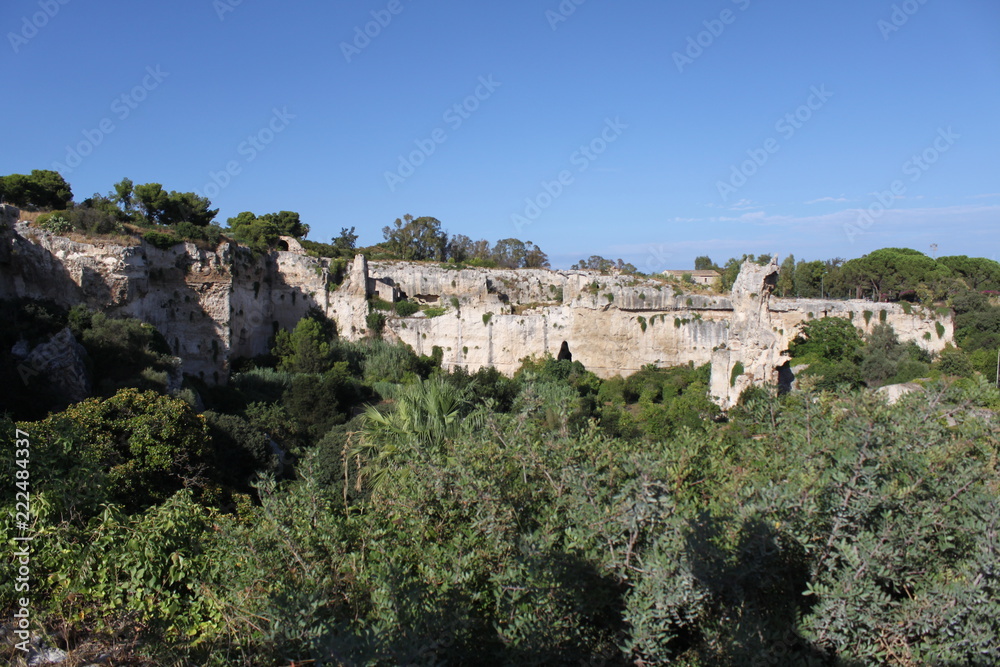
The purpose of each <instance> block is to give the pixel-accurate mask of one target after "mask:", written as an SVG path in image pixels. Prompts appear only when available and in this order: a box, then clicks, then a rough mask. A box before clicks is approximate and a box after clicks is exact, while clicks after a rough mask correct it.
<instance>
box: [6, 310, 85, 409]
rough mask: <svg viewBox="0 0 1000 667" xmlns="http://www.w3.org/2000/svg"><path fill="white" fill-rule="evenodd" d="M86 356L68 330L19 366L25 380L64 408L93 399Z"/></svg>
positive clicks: (58, 334)
mask: <svg viewBox="0 0 1000 667" xmlns="http://www.w3.org/2000/svg"><path fill="white" fill-rule="evenodd" d="M86 358H87V352H86V350H84V349H83V346H82V345H80V344H79V343H77V342H76V338H74V337H73V333H72V332H71V331H70V330H69V328H68V327H67V328H65V329H63V330H62V331H60V332H59V333H57V334H56V335H54V336H52V338H50V339H49V340H48V341H47V342H45V343H42V344H41V345H38V346H37V347H35V349H33V350H31V352H30V353H29V354H28V355H27V356H26V357H25V358H24V359H22V360H21V361H20V362H19V363H18V371H19V372H20V374H21V376H22V378H23V379H24V380H25V381H26V382H29V383H31V384H38V385H40V386H41V388H42V389H43V390H44V391H45V392H46V393H47V394H49V396H50V397H52V398H54V399H56V402H61V403H63V404H65V405H68V404H70V403H77V402H79V401H82V400H83V399H85V398H87V397H88V396H90V389H91V386H90V376H89V375H88V374H87V363H86Z"/></svg>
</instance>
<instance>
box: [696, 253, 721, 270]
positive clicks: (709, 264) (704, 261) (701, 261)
mask: <svg viewBox="0 0 1000 667" xmlns="http://www.w3.org/2000/svg"><path fill="white" fill-rule="evenodd" d="M718 269H719V267H717V266H716V265H715V262H713V261H712V258H711V257H709V256H708V255H701V256H700V257H695V258H694V270H695V271H713V270H715V271H717V270H718Z"/></svg>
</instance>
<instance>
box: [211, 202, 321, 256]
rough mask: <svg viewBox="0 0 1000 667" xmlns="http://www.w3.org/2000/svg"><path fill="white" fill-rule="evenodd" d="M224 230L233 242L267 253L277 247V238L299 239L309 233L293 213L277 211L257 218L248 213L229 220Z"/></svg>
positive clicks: (296, 214) (245, 212)
mask: <svg viewBox="0 0 1000 667" xmlns="http://www.w3.org/2000/svg"><path fill="white" fill-rule="evenodd" d="M226 222H227V224H228V225H229V229H227V230H226V233H228V234H229V235H230V236H232V238H233V240H235V241H238V242H240V243H242V244H243V245H246V246H248V247H250V248H252V249H254V250H258V251H261V252H267V251H269V250H272V249H274V248H275V247H277V245H278V237H279V236H291V237H294V238H296V239H301V238H303V237H305V236H306V234H308V233H309V225H307V224H304V223H303V222H302V220H301V219H300V217H299V214H298V213H296V212H294V211H279V212H278V213H265V214H264V215H261V216H258V215H255V214H254V213H252V212H250V211H243V212H242V213H240V214H239V215H237V216H235V217H232V218H229V219H228V220H227V221H226Z"/></svg>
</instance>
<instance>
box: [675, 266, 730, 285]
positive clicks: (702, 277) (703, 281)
mask: <svg viewBox="0 0 1000 667" xmlns="http://www.w3.org/2000/svg"><path fill="white" fill-rule="evenodd" d="M663 275H665V276H671V277H672V278H677V279H678V280H681V279H682V278H683V277H684V276H691V280H692V281H694V284H695V285H714V284H715V282H716V281H717V280H719V279H720V278H722V274H721V273H719V272H718V271H713V270H711V269H706V270H695V269H667V270H666V271H664V272H663Z"/></svg>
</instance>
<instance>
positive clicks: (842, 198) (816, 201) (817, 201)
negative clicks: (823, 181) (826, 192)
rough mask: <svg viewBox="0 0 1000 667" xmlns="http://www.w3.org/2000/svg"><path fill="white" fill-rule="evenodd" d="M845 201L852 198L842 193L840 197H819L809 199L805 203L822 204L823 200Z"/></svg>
mask: <svg viewBox="0 0 1000 667" xmlns="http://www.w3.org/2000/svg"><path fill="white" fill-rule="evenodd" d="M845 201H850V199H848V198H847V197H845V196H844V195H841V196H839V197H820V198H819V199H813V200H812V201H807V202H805V203H806V204H820V203H823V202H845Z"/></svg>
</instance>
